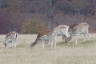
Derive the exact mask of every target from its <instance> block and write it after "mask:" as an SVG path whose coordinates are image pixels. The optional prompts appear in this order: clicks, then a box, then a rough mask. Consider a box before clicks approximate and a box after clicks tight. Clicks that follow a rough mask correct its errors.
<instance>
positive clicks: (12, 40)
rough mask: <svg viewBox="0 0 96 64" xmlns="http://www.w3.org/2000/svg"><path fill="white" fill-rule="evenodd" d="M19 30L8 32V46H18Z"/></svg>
mask: <svg viewBox="0 0 96 64" xmlns="http://www.w3.org/2000/svg"><path fill="white" fill-rule="evenodd" d="M17 34H18V33H17V32H15V31H12V32H9V33H8V34H6V36H5V42H4V45H5V47H7V48H12V47H16V39H17Z"/></svg>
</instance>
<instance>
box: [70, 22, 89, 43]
mask: <svg viewBox="0 0 96 64" xmlns="http://www.w3.org/2000/svg"><path fill="white" fill-rule="evenodd" d="M69 32H70V34H71V36H76V35H84V37H86V38H88V37H89V24H88V23H86V22H82V23H80V24H74V25H71V26H70V28H69ZM75 43H76V44H77V40H76V42H75Z"/></svg>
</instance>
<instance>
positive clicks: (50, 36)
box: [31, 25, 70, 48]
mask: <svg viewBox="0 0 96 64" xmlns="http://www.w3.org/2000/svg"><path fill="white" fill-rule="evenodd" d="M68 29H69V26H67V25H59V26H57V27H55V28H54V29H53V30H52V31H51V32H48V33H47V34H43V35H42V36H41V34H38V36H37V39H36V41H35V42H34V43H33V44H32V45H31V47H33V46H35V45H36V44H37V41H38V40H39V39H41V40H42V41H44V42H42V45H43V48H44V46H45V43H46V42H47V43H49V44H50V45H51V47H54V48H56V40H57V37H58V35H64V36H66V37H70V34H69V32H68Z"/></svg>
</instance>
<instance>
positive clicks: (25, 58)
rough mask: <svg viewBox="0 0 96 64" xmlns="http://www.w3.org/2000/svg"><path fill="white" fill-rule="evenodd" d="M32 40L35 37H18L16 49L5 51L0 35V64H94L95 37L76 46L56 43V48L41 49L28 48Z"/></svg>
mask: <svg viewBox="0 0 96 64" xmlns="http://www.w3.org/2000/svg"><path fill="white" fill-rule="evenodd" d="M32 39H33V40H32ZM34 40H35V35H20V36H19V38H18V41H17V42H18V45H17V48H9V49H6V48H4V45H3V43H2V42H3V41H4V36H3V35H1V36H0V42H1V43H0V64H96V43H95V42H96V40H95V37H94V38H91V39H90V40H87V41H84V42H82V41H80V43H78V44H77V45H75V44H74V43H72V42H71V44H70V43H69V44H66V43H65V44H64V43H60V44H59V43H58V44H57V47H56V48H50V46H47V47H46V48H42V46H41V45H40V44H38V45H36V46H35V47H34V48H30V44H31V42H33V41H34Z"/></svg>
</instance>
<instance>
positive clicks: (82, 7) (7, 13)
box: [0, 0, 96, 34]
mask: <svg viewBox="0 0 96 64" xmlns="http://www.w3.org/2000/svg"><path fill="white" fill-rule="evenodd" d="M80 22H88V23H89V24H90V25H91V27H90V32H96V27H95V26H96V0H0V34H4V33H7V32H9V31H12V30H15V31H18V32H19V33H37V32H38V31H44V30H51V29H53V28H54V27H55V26H57V25H59V24H67V25H71V24H74V23H80Z"/></svg>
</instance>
